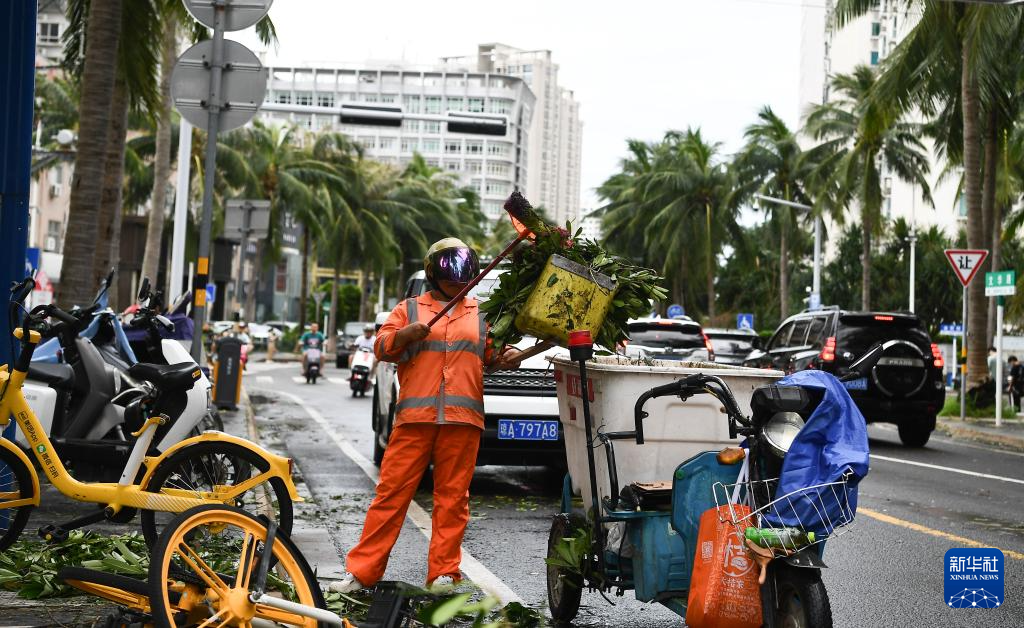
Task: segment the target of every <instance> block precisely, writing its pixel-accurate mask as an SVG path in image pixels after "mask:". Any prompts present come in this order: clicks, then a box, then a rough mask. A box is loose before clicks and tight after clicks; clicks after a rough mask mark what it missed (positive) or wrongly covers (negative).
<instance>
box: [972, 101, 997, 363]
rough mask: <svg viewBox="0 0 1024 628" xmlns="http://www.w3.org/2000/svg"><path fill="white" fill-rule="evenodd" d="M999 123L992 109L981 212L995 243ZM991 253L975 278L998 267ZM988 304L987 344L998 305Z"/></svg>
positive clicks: (986, 141) (986, 129) (991, 333)
mask: <svg viewBox="0 0 1024 628" xmlns="http://www.w3.org/2000/svg"><path fill="white" fill-rule="evenodd" d="M998 123H999V117H998V115H997V114H996V113H995V111H992V112H990V113H989V114H988V118H987V121H986V128H985V149H984V151H985V164H984V168H983V171H982V172H983V176H984V179H983V181H982V189H981V213H982V215H983V216H984V217H985V221H984V222H985V233H986V234H992V238H993V244H994V242H995V240H996V239H998V238H999V235H998V233H999V232H998V227H995V228H994V227H993V225H994V224H995V218H994V215H995V212H996V208H995V206H996V179H997V176H998V170H999V139H998V133H997V126H998ZM990 253H991V254H990V255H989V257H988V259H987V260H985V267H984V268H982V269H981V270H979V271H978V273H979V275H980V276H976V277H975V278H976V279H978V280H982V279H984V278H985V276H984V275H983V274H981V273H984V272H985V271H986V270H987V269H989V268H993V269H994V268H996V266H995V259H994V254H995V250H994V249H993V250H992V251H990ZM986 301H987V304H988V316H987V320H986V321H985V345H986V346H991V345H992V337H993V336H994V335H995V328H996V307H995V303H994V297H989V298H986Z"/></svg>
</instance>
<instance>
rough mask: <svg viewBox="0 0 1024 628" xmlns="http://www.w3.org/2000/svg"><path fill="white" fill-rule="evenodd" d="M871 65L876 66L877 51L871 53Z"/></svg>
mask: <svg viewBox="0 0 1024 628" xmlns="http://www.w3.org/2000/svg"><path fill="white" fill-rule="evenodd" d="M871 65H878V51H877V50H872V51H871Z"/></svg>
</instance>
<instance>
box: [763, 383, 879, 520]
mask: <svg viewBox="0 0 1024 628" xmlns="http://www.w3.org/2000/svg"><path fill="white" fill-rule="evenodd" d="M778 384H779V385H780V386H799V387H801V388H809V389H817V390H821V391H823V392H824V395H823V397H822V400H821V403H820V404H819V405H818V407H817V408H816V409H815V410H814V412H813V413H812V414H811V416H810V417H809V418H808V419H807V423H806V424H805V425H804V427H803V429H801V430H800V432H799V434H797V436H796V439H795V440H794V441H793V444H792V446H791V447H790V448H789V453H787V454H786V458H785V460H784V461H783V463H782V474H781V476H780V477H779V485H778V489H777V491H776V493H775V494H776V495H777V496H782V495H786V494H787V493H790V492H793V491H801V490H802V489H806V488H807V487H810V486H815V485H817V484H825V483H829V482H837V481H839V480H840V479H841V478H842V477H843V476H844V475H847V474H849V479H848V483H847V486H846V489H845V494H844V492H843V491H842V490H840V491H838V493H837V496H838V499H837V496H836V494H833V489H832V488H824V489H818V490H813V491H803V492H802V493H801V498H800V499H792V500H790V502H789V503H787V504H778V505H777V507H776V508H775V509H774V510H773V511H772V512H767V513H765V520H766V521H767V523H769V524H770V525H773V526H785V527H802V528H804V529H805V530H813V531H814V532H815V533H817V534H819V535H820V534H828V533H830V532H831V529H830V527H831V526H829V525H828V522H829V521H831V522H832V524H833V525H835V524H836V523H837V522H839V521H841V520H842V519H843V517H844V510H846V509H847V506H848V509H849V510H848V512H846V513H845V515H846V516H847V517H849V515H850V514H852V513H855V512H856V510H857V484H858V483H859V482H860V480H861V479H862V478H864V476H866V475H867V474H868V433H867V424H866V422H865V421H864V415H863V414H861V412H860V410H859V409H858V408H857V406H856V405H855V404H854V402H853V399H851V398H850V393H848V392H847V391H846V388H845V387H844V386H843V384H842V383H841V382H840V381H839V380H838V379H836V378H835V377H833V376H832V375H830V374H828V373H824V372H822V371H815V370H806V371H799V372H797V373H794V374H792V375H790V376H788V377H786V378H784V379H782V380H780V381H779V382H778Z"/></svg>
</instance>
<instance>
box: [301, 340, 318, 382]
mask: <svg viewBox="0 0 1024 628" xmlns="http://www.w3.org/2000/svg"><path fill="white" fill-rule="evenodd" d="M305 357H306V373H305V374H306V383H307V384H315V383H316V380H317V378H318V377H320V357H321V353H320V349H314V348H309V349H306V354H305Z"/></svg>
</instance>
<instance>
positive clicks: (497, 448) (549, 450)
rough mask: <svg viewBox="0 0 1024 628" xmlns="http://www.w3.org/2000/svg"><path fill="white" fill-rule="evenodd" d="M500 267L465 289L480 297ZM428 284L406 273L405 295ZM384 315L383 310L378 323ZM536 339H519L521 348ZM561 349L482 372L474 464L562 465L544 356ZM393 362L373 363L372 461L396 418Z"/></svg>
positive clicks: (550, 375)
mask: <svg viewBox="0 0 1024 628" xmlns="http://www.w3.org/2000/svg"><path fill="white" fill-rule="evenodd" d="M500 273H501V271H494V272H492V273H491V274H489V275H488V276H487V277H485V278H484V279H483V280H482V281H481V282H480V283H479V284H478V285H477V286H476V287H475V288H474V289H473V290H472V291H471V292H470V295H471V296H473V297H475V298H476V299H477V300H479V301H484V300H486V299H487V296H488V295H489V294H490V293H491V291H492V290H493V288H494V286H495V285H496V283H497V281H498V276H499V275H500ZM427 290H429V286H428V285H427V281H426V277H425V276H424V273H423V271H419V272H417V273H415V274H413V275H412V277H410V278H409V282H408V284H407V285H406V291H405V296H404V298H408V297H411V296H413V295H420V294H423V293H425V292H427ZM386 319H387V313H382V314H380V315H379V318H378V319H377V325H378V327H379V326H380V325H381V324H383V322H384V320H386ZM535 342H536V341H535V340H534V339H533V338H527V339H524V340H523V342H522V343H521V345H520V347H521V348H526V347H529V346H530V345H533V344H534V343H535ZM559 351H564V349H558V348H555V349H552V350H550V351H548V352H546V353H543V354H541V355H538V356H535V357H532V358H530V359H528V360H526V361H524V362H523V364H522V366H521V368H519V369H518V370H515V371H496V372H494V373H488V374H485V375H484V432H483V435H482V440H481V443H480V453H479V455H478V456H477V465H490V464H497V465H538V466H549V467H564V466H565V444H564V441H563V439H562V427H561V425H559V422H558V399H557V397H556V395H555V379H554V372H553V371H552V369H551V365H550V364H549V363H548V361H547V358H546V356H548V355H553V354H555V353H557V352H559ZM396 369H397V367H396V366H395V365H394V364H390V363H388V362H380V363H378V364H377V374H376V375H377V383H376V386H375V388H374V392H373V408H372V410H371V417H370V419H371V421H372V424H373V431H374V436H375V438H374V441H373V461H374V462H375V463H376V464H378V465H379V464H380V462H381V460H383V458H384V449H385V447H387V444H388V437H389V436H390V434H391V429H392V426H393V425H394V420H395V402H396V401H397V399H398V378H397V377H396V376H395V375H396Z"/></svg>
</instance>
